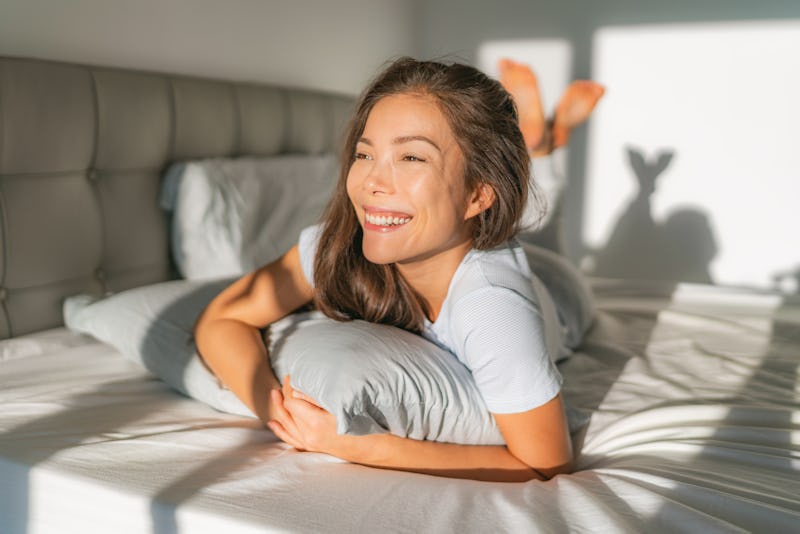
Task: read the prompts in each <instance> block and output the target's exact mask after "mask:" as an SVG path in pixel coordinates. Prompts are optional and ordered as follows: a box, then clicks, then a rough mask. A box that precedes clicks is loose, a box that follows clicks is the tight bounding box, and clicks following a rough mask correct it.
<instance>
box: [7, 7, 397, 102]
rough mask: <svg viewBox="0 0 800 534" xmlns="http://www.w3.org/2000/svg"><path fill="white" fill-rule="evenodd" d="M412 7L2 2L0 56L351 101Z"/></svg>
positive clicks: (392, 49) (393, 50)
mask: <svg viewBox="0 0 800 534" xmlns="http://www.w3.org/2000/svg"><path fill="white" fill-rule="evenodd" d="M410 3H411V1H410V0H336V1H329V0H292V1H285V0H70V1H61V0H0V54H4V55H12V56H25V57H37V58H44V59H55V60H65V61H76V62H83V63H90V64H97V65H108V66H118V67H126V68H139V69H146V70H159V71H166V72H178V73H184V74H192V75H198V76H209V77H222V78H231V79H237V80H247V81H265V82H272V83H279V84H288V85H292V86H298V87H308V88H318V89H329V90H334V91H339V92H344V93H351V94H355V93H358V92H359V91H360V90H361V88H362V86H363V85H364V84H365V83H366V81H367V80H369V79H370V78H371V76H372V75H373V74H374V73H375V71H376V70H377V69H378V68H379V67H380V66H381V64H382V63H383V62H384V61H385V60H386V59H387V58H390V57H393V56H397V55H402V54H408V53H410V52H413V50H412V30H411V24H412V18H411V12H412V10H411V9H409V7H410Z"/></svg>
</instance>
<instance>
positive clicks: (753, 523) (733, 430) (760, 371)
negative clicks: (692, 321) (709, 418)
mask: <svg viewBox="0 0 800 534" xmlns="http://www.w3.org/2000/svg"><path fill="white" fill-rule="evenodd" d="M798 305H800V298H797V297H784V298H782V299H781V303H780V305H779V306H778V307H777V308H776V309H775V310H774V311H773V314H772V325H771V335H770V338H769V344H768V345H767V347H766V348H765V350H764V351H763V353H759V351H757V350H754V351H753V352H752V353H749V354H747V356H748V358H749V357H752V358H753V359H756V358H760V360H761V361H760V364H759V365H758V367H756V368H755V370H754V371H753V372H752V374H751V375H750V376H749V378H747V379H746V381H745V382H744V383H743V384H742V386H741V388H740V389H739V391H738V392H737V394H736V395H735V396H734V397H731V398H727V399H715V398H707V399H702V398H700V399H696V402H697V403H698V404H706V405H720V406H726V407H729V410H728V414H727V416H725V417H724V418H723V419H722V420H720V421H719V422H718V423H717V431H716V432H715V433H713V434H712V435H710V436H709V437H708V438H706V439H705V440H704V442H703V443H702V449H701V451H700V453H699V454H698V455H697V456H695V457H694V458H693V460H701V459H702V460H703V461H704V462H708V463H713V462H719V465H720V467H721V469H720V475H722V476H723V477H726V480H724V481H720V484H721V485H723V487H724V489H725V491H726V492H727V493H729V494H730V495H732V496H735V497H736V498H738V500H739V503H740V506H739V507H738V508H739V510H735V509H734V508H733V507H731V510H729V512H733V513H737V512H738V517H737V521H736V525H737V526H738V527H740V528H745V529H747V530H751V531H770V532H793V531H796V530H797V526H798V519H800V507H798V502H797V496H798V495H800V480H798V479H795V480H794V483H791V482H788V483H787V479H786V476H785V473H789V472H792V470H796V469H797V466H796V464H797V457H798V448H797V444H796V439H795V440H794V442H793V440H792V434H793V433H795V434H796V432H797V421H796V420H793V419H794V417H793V415H792V414H793V413H795V414H796V413H797V410H798V407H799V406H798V402H797V396H796V393H795V392H796V391H797V387H798V371H800V367H799V366H798V355H797V353H796V350H797V346H798V342H800V316H798ZM701 350H705V351H706V352H707V353H708V354H710V355H712V356H719V357H720V358H726V357H727V355H726V354H725V353H720V354H716V353H715V352H714V351H713V348H711V349H709V348H704V347H701ZM750 433H752V434H754V439H752V440H751V443H747V441H745V440H743V439H742V436H743V435H746V434H750ZM740 451H746V452H747V453H749V454H750V457H749V458H748V460H749V461H750V464H751V465H750V467H757V469H758V472H759V477H760V480H759V481H758V483H757V484H756V485H759V486H760V487H758V488H757V489H756V488H754V484H753V481H752V480H749V477H746V478H744V479H743V478H741V477H742V476H743V475H747V472H746V471H741V472H738V473H737V472H736V471H732V470H727V469H725V467H726V464H725V463H724V462H725V461H728V462H730V461H731V460H732V459H733V460H734V461H735V459H736V457H737V453H740ZM754 461H757V462H758V463H757V466H755V465H753V462H754ZM770 473H775V474H776V475H775V476H771V475H770ZM780 474H782V476H780ZM673 478H674V479H675V480H680V481H681V482H683V483H685V484H692V483H693V480H692V478H691V475H690V474H681V471H680V470H678V469H676V470H675V471H674V472H673ZM765 490H768V492H767V491H765ZM670 498H671V499H673V500H675V501H676V502H684V503H685V504H686V505H687V506H691V505H692V504H694V505H695V506H697V503H699V502H703V505H704V506H706V507H712V508H713V507H714V506H715V505H714V502H713V498H714V496H713V495H702V492H700V491H698V492H697V494H696V495H695V496H694V498H695V502H688V501H687V498H686V495H685V494H684V495H678V494H677V492H676V494H675V495H672V496H670ZM771 505H774V506H771ZM789 510H793V513H791V512H787V511H789ZM661 519H662V518H660V517H659V515H656V516H655V517H654V518H653V522H654V523H658V522H659V521H660V520H661ZM662 524H669V523H668V522H667V521H663V523H662Z"/></svg>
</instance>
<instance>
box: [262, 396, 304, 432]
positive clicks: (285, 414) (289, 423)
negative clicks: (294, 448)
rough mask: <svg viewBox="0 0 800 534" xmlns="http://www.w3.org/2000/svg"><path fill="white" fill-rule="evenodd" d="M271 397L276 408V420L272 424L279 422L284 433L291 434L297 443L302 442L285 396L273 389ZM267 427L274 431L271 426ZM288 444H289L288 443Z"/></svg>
mask: <svg viewBox="0 0 800 534" xmlns="http://www.w3.org/2000/svg"><path fill="white" fill-rule="evenodd" d="M270 395H271V397H272V403H273V406H274V407H275V419H273V421H271V422H277V423H278V424H280V426H281V428H282V429H283V431H284V432H286V433H288V434H290V435H291V436H292V438H293V440H294V441H295V442H300V438H301V433H300V431H299V429H298V428H297V424H296V423H295V421H294V417H293V416H292V414H291V412H290V411H289V410H288V409H287V407H286V403H285V399H284V398H283V395H282V394H281V392H280V391H278V390H277V389H273V390H272V391H271V392H270ZM267 426H269V428H270V429H272V427H271V426H270V425H269V424H267ZM279 437H280V436H279ZM281 439H283V438H282V437H281ZM284 441H286V440H284ZM287 443H289V442H288V441H287Z"/></svg>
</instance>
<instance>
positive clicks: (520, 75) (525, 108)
mask: <svg viewBox="0 0 800 534" xmlns="http://www.w3.org/2000/svg"><path fill="white" fill-rule="evenodd" d="M498 67H499V68H500V83H501V84H503V87H505V88H506V91H508V92H509V93H510V94H511V96H512V98H513V99H514V102H515V103H516V104H517V112H518V113H519V129H520V130H521V131H522V136H523V137H524V138H525V145H527V147H528V150H529V151H530V152H534V151H536V150H537V149H539V147H540V146H541V145H542V141H543V137H544V134H545V120H544V111H543V110H542V99H541V97H540V96H539V83H538V81H537V80H536V75H535V74H534V73H533V71H532V70H531V69H530V67H528V66H527V65H523V64H521V63H517V62H516V61H512V60H510V59H501V60H500V62H499V63H498Z"/></svg>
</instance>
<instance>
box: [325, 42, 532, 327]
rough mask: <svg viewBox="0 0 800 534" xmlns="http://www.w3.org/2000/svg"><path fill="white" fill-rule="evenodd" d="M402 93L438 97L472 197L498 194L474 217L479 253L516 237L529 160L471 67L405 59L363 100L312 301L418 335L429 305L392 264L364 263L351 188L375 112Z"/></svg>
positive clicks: (511, 114) (505, 112)
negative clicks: (483, 191) (482, 189)
mask: <svg viewBox="0 0 800 534" xmlns="http://www.w3.org/2000/svg"><path fill="white" fill-rule="evenodd" d="M397 94H419V95H425V96H429V97H433V99H434V100H435V101H436V102H437V104H438V105H439V109H440V110H441V111H442V113H443V115H444V116H445V118H446V119H447V122H448V124H449V125H450V128H451V129H452V131H453V134H454V136H455V138H456V141H457V142H458V144H459V147H460V148H461V151H462V153H463V154H464V163H465V165H464V180H465V184H466V189H467V191H472V190H474V189H475V188H476V187H477V186H478V185H480V184H487V185H489V186H490V187H491V188H492V189H493V190H494V193H495V200H494V202H493V203H492V205H491V206H490V207H489V208H488V209H487V210H485V211H483V212H482V213H481V214H480V215H478V216H476V217H474V222H473V234H472V245H473V247H475V248H477V249H489V248H492V247H496V246H498V245H500V244H501V243H503V242H505V241H507V240H508V239H509V238H510V237H511V236H512V235H514V234H515V233H516V231H517V224H518V222H519V218H520V216H521V214H522V210H523V208H524V205H525V201H526V200H527V198H528V177H529V165H530V160H529V156H528V152H527V149H526V148H525V143H524V141H523V138H522V134H521V133H520V130H519V125H518V120H517V111H516V108H515V106H514V103H513V101H512V99H511V97H510V96H509V94H508V93H507V92H506V91H505V89H503V87H502V86H501V85H500V84H499V83H498V82H497V81H495V80H493V79H491V78H489V77H488V76H486V75H485V74H483V73H482V72H481V71H479V70H477V69H475V68H473V67H470V66H468V65H463V64H458V63H453V64H449V65H447V64H444V63H439V62H434V61H417V60H415V59H412V58H408V57H406V58H401V59H398V60H397V61H395V62H393V63H392V64H390V65H389V66H388V67H387V68H386V69H385V70H384V71H383V72H382V73H381V74H379V75H378V77H377V78H375V80H374V81H373V82H372V84H370V85H369V87H368V88H367V89H366V90H365V92H364V93H363V94H362V95H361V98H360V99H359V101H358V103H357V104H356V109H355V113H354V115H353V118H352V120H351V122H350V125H349V129H348V131H347V136H346V138H345V145H344V148H343V154H342V166H341V173H340V176H339V183H338V184H337V187H336V189H335V191H334V194H333V198H332V199H331V202H330V204H329V205H328V208H327V210H326V212H325V215H324V216H323V226H322V232H321V235H320V240H319V245H318V248H317V254H316V258H315V260H314V282H315V302H316V304H317V306H318V307H319V308H320V309H321V310H322V311H323V312H324V313H325V314H326V315H328V316H330V317H332V318H334V319H339V320H349V319H364V320H367V321H370V322H376V323H384V324H390V325H394V326H398V327H400V328H404V329H406V330H410V331H412V332H416V333H420V332H421V331H422V328H423V325H424V319H425V312H426V304H425V302H424V300H423V299H422V298H421V297H420V295H419V294H417V292H416V291H414V289H413V288H412V287H411V286H409V285H408V283H406V281H405V280H404V279H403V277H402V276H401V275H400V273H399V272H398V271H397V268H396V267H395V266H394V265H392V264H389V265H378V264H374V263H371V262H370V261H369V260H367V259H366V258H365V257H364V255H363V253H362V250H361V242H362V237H363V234H362V229H361V225H360V224H359V222H358V218H357V216H356V213H355V209H354V208H353V206H352V205H351V203H350V199H349V197H348V196H347V187H346V183H347V175H348V173H349V172H350V166H351V165H352V163H353V157H354V154H355V151H356V145H357V143H358V140H359V138H360V137H361V135H362V134H363V132H364V127H365V125H366V122H367V118H368V116H369V114H370V112H371V111H372V108H373V107H374V106H375V104H376V103H377V102H378V101H379V100H380V99H382V98H385V97H387V96H391V95H397ZM534 198H536V196H535V195H534Z"/></svg>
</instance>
